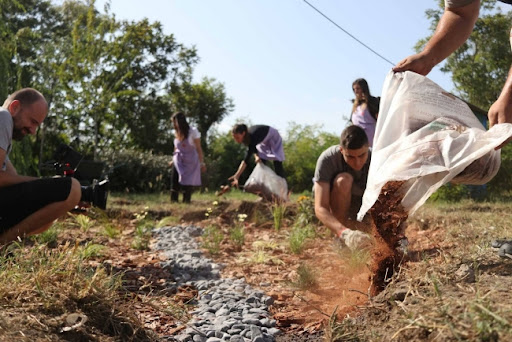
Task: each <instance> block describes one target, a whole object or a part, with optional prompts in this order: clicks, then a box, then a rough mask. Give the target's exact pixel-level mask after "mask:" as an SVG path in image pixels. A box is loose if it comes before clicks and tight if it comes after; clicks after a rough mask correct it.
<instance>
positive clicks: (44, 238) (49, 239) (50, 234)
mask: <svg viewBox="0 0 512 342" xmlns="http://www.w3.org/2000/svg"><path fill="white" fill-rule="evenodd" d="M60 229H61V226H60V224H54V225H53V226H51V227H50V228H49V229H47V230H45V231H44V232H42V233H41V234H37V235H34V236H32V239H33V240H35V241H37V242H38V243H40V244H45V245H47V246H55V245H57V240H58V237H59V230H60Z"/></svg>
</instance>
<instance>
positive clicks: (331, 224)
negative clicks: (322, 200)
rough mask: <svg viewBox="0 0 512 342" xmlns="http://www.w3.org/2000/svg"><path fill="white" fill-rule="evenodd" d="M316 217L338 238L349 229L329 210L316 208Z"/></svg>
mask: <svg viewBox="0 0 512 342" xmlns="http://www.w3.org/2000/svg"><path fill="white" fill-rule="evenodd" d="M315 215H316V217H317V218H318V219H319V220H320V222H322V223H323V224H324V225H325V226H326V227H327V228H329V230H330V231H332V232H333V233H334V234H335V235H336V236H340V234H341V232H342V231H343V230H345V229H346V228H347V227H345V226H344V225H343V224H342V223H341V222H340V221H338V219H336V217H334V215H333V214H332V213H331V211H330V210H329V209H327V208H324V207H318V208H315Z"/></svg>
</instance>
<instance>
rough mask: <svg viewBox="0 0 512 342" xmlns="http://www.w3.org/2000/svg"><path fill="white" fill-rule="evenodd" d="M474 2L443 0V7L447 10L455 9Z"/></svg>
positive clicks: (467, 0)
mask: <svg viewBox="0 0 512 342" xmlns="http://www.w3.org/2000/svg"><path fill="white" fill-rule="evenodd" d="M474 1H475V0H444V6H445V7H448V8H457V7H463V6H466V5H469V4H470V3H472V2H474Z"/></svg>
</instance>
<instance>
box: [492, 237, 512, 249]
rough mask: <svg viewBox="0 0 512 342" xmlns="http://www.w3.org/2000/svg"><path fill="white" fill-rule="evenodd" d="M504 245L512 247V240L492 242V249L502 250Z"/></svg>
mask: <svg viewBox="0 0 512 342" xmlns="http://www.w3.org/2000/svg"><path fill="white" fill-rule="evenodd" d="M504 244H509V245H512V240H511V239H497V240H493V241H492V242H491V247H492V248H500V247H501V246H503V245H504Z"/></svg>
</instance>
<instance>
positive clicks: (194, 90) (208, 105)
mask: <svg viewBox="0 0 512 342" xmlns="http://www.w3.org/2000/svg"><path fill="white" fill-rule="evenodd" d="M172 90H173V93H172V103H173V109H174V110H175V111H181V112H183V113H185V115H186V116H187V117H188V118H189V120H190V122H191V123H193V124H194V125H195V126H197V128H198V130H199V132H201V145H202V147H203V150H204V151H205V152H208V150H209V146H208V145H207V144H206V142H207V141H208V131H209V130H210V127H211V126H212V125H213V124H215V123H217V122H220V121H222V119H223V118H224V117H226V116H227V115H228V114H229V113H231V112H232V111H233V109H234V108H235V106H234V104H233V100H232V99H230V98H228V97H227V95H226V91H225V88H224V85H223V84H222V83H218V82H217V81H216V80H215V79H213V78H207V77H205V78H203V80H202V81H201V83H198V84H190V83H187V82H185V83H184V84H183V85H182V86H181V87H175V88H173V89H172Z"/></svg>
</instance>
